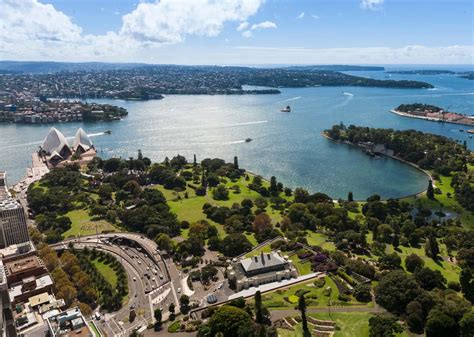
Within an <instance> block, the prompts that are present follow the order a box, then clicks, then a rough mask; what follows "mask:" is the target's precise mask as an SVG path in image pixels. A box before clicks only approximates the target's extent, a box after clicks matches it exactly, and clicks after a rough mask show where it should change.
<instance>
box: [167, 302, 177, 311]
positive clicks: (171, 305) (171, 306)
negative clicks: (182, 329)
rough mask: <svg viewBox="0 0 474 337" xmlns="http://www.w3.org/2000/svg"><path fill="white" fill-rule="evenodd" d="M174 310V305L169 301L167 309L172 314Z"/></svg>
mask: <svg viewBox="0 0 474 337" xmlns="http://www.w3.org/2000/svg"><path fill="white" fill-rule="evenodd" d="M175 310H176V308H175V305H174V303H173V302H171V303H170V305H169V306H168V311H169V312H171V313H173V314H174V311H175Z"/></svg>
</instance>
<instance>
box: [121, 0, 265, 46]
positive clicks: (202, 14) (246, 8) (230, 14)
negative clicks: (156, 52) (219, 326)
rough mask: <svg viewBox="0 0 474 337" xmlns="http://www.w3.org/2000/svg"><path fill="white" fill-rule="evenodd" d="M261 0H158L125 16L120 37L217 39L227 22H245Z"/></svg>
mask: <svg viewBox="0 0 474 337" xmlns="http://www.w3.org/2000/svg"><path fill="white" fill-rule="evenodd" d="M263 2H264V0H228V1H220V0H161V1H156V2H153V3H140V4H139V5H138V6H137V8H136V9H135V10H134V11H132V12H131V13H129V14H127V15H124V16H123V18H122V20H123V26H122V28H121V30H120V34H121V35H124V36H129V37H131V38H133V39H136V40H138V41H144V42H148V43H179V42H182V41H183V40H184V39H185V37H186V36H187V35H196V36H217V35H218V34H219V33H220V32H221V31H222V28H223V26H224V23H226V22H227V21H246V19H247V18H248V17H250V16H252V15H254V14H255V13H256V12H257V11H258V9H259V8H260V6H261V5H262V3H263Z"/></svg>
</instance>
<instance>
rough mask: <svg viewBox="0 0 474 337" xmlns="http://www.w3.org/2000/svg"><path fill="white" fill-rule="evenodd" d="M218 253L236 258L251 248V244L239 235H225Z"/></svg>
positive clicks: (242, 235) (243, 236)
mask: <svg viewBox="0 0 474 337" xmlns="http://www.w3.org/2000/svg"><path fill="white" fill-rule="evenodd" d="M219 248H220V252H221V253H222V254H224V255H225V256H230V257H232V256H237V255H240V254H242V253H245V252H248V251H249V250H250V249H251V248H252V244H251V243H250V242H249V240H248V239H247V237H246V236H245V235H244V234H241V233H234V234H229V235H227V236H226V237H225V238H224V239H223V240H222V241H221V244H220V247H219Z"/></svg>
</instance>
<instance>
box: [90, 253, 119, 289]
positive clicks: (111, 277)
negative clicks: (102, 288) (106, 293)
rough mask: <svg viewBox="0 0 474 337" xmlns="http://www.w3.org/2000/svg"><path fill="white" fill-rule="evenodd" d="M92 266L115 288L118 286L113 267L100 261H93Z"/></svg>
mask: <svg viewBox="0 0 474 337" xmlns="http://www.w3.org/2000/svg"><path fill="white" fill-rule="evenodd" d="M92 264H93V265H94V267H96V268H97V270H98V271H99V273H101V274H102V276H103V277H104V278H105V279H106V280H107V282H109V283H110V285H111V286H112V287H113V288H115V287H116V286H117V273H116V272H115V270H114V269H113V268H112V267H111V266H109V265H107V264H105V263H104V262H103V261H99V260H98V259H95V260H92Z"/></svg>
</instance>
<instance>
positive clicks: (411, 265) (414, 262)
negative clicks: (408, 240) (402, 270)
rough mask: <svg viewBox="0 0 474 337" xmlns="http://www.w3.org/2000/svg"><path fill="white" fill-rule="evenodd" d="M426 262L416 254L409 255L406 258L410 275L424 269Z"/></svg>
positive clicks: (406, 265)
mask: <svg viewBox="0 0 474 337" xmlns="http://www.w3.org/2000/svg"><path fill="white" fill-rule="evenodd" d="M424 265H425V261H423V259H422V258H421V257H419V256H418V255H416V254H415V253H413V254H410V255H408V256H407V257H406V258H405V267H406V268H407V270H408V271H409V272H410V273H413V272H415V270H416V269H419V268H423V266H424Z"/></svg>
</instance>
